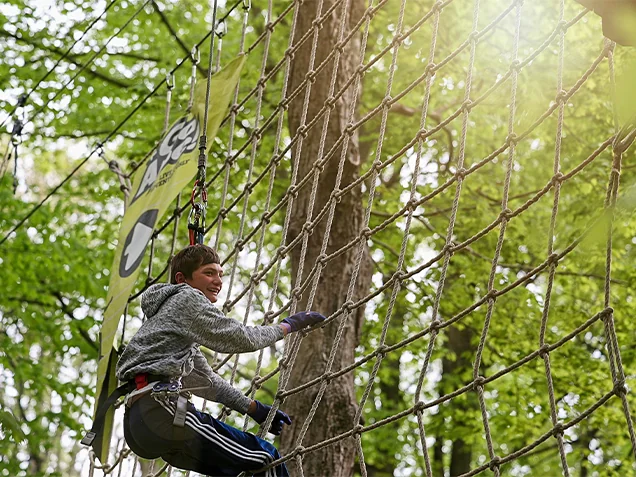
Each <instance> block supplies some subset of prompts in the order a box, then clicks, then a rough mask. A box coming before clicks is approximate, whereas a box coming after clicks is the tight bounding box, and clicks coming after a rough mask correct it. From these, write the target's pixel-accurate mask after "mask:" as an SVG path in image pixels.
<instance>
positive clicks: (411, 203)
mask: <svg viewBox="0 0 636 477" xmlns="http://www.w3.org/2000/svg"><path fill="white" fill-rule="evenodd" d="M441 9H442V5H441V4H440V3H439V2H438V3H436V4H434V5H433V8H432V10H431V11H433V12H434V14H435V17H434V20H433V33H432V36H431V46H430V51H429V55H428V64H427V65H426V68H425V73H426V75H427V77H426V89H425V92H424V99H423V101H422V112H421V115H420V124H419V130H420V131H421V130H423V129H424V128H425V127H426V119H427V116H428V106H429V100H430V92H431V83H432V76H433V75H432V74H431V72H432V69H433V67H434V60H435V48H436V45H437V33H438V28H439V17H440V13H441ZM396 35H399V32H396ZM423 142H424V141H423V139H422V138H421V137H420V138H418V141H417V149H416V156H415V165H414V169H413V173H412V176H411V184H410V193H409V200H408V201H407V203H406V207H407V208H408V213H407V216H406V221H405V225H404V232H403V235H402V244H401V246H400V253H399V256H398V263H397V266H396V270H395V273H394V275H393V276H394V278H395V280H394V285H393V290H392V293H391V298H390V300H389V306H388V308H387V312H386V315H385V318H384V322H383V324H382V331H381V333H380V340H379V342H378V346H377V349H378V350H379V352H378V355H377V357H376V361H375V364H374V366H373V370H372V372H371V374H370V375H369V378H368V382H367V386H366V387H365V390H364V392H363V394H362V398H361V399H360V403H359V405H358V410H357V412H356V415H355V417H354V420H353V427H354V428H357V427H358V426H359V425H360V420H361V419H362V414H363V412H364V406H365V403H366V401H367V399H368V398H369V395H370V394H371V390H372V388H373V384H374V382H375V378H376V376H377V374H378V371H379V369H380V365H381V364H382V360H383V359H384V356H385V352H384V349H385V348H386V345H385V342H386V336H387V333H388V331H389V324H390V321H391V316H392V314H393V308H394V306H395V302H396V300H397V296H398V294H399V292H400V290H401V287H402V274H403V273H404V271H405V270H404V256H405V254H406V249H407V245H408V239H409V233H410V229H411V222H412V220H413V213H414V212H415V209H416V206H415V203H416V195H417V181H418V178H419V174H420V163H421V159H422V151H423ZM421 433H422V435H423V434H424V428H423V426H421ZM354 438H355V441H356V448H357V452H358V456H359V460H360V473H361V475H362V476H363V477H366V476H367V469H366V465H365V462H364V450H363V448H362V437H361V435H360V434H359V433H356V434H355V436H354ZM423 442H424V444H423V452H424V453H425V465H426V472H427V475H430V474H431V465H430V459H429V458H428V451H427V448H426V441H425V440H423Z"/></svg>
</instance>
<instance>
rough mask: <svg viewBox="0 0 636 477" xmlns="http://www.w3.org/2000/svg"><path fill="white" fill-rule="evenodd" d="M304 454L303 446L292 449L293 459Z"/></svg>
mask: <svg viewBox="0 0 636 477" xmlns="http://www.w3.org/2000/svg"><path fill="white" fill-rule="evenodd" d="M304 453H305V448H304V447H303V446H298V447H296V448H295V449H294V457H296V456H299V455H302V454H304Z"/></svg>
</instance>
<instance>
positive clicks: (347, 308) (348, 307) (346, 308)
mask: <svg viewBox="0 0 636 477" xmlns="http://www.w3.org/2000/svg"><path fill="white" fill-rule="evenodd" d="M342 310H343V311H345V312H347V313H349V312H351V310H353V301H351V300H349V301H346V302H344V303H343V304H342Z"/></svg>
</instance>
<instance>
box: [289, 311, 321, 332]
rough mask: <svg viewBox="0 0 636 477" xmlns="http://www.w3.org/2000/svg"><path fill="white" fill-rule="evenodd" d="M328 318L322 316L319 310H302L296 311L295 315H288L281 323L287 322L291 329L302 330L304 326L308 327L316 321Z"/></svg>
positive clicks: (319, 321)
mask: <svg viewBox="0 0 636 477" xmlns="http://www.w3.org/2000/svg"><path fill="white" fill-rule="evenodd" d="M326 319H327V318H325V317H324V316H322V315H321V314H320V313H318V312H317V311H301V312H299V313H296V314H295V315H291V316H288V317H287V318H285V319H284V320H282V321H281V323H287V324H288V325H289V326H290V328H291V331H292V332H294V331H300V330H302V329H303V328H306V327H308V326H311V325H315V324H316V323H322V322H323V321H325V320H326Z"/></svg>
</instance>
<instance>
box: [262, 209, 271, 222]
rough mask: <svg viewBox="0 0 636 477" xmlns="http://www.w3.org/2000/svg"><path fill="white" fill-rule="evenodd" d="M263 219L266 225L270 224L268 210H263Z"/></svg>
mask: <svg viewBox="0 0 636 477" xmlns="http://www.w3.org/2000/svg"><path fill="white" fill-rule="evenodd" d="M261 221H262V222H263V224H265V225H268V224H269V223H270V218H269V214H268V213H267V212H263V215H261Z"/></svg>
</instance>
